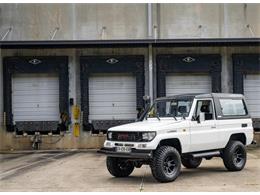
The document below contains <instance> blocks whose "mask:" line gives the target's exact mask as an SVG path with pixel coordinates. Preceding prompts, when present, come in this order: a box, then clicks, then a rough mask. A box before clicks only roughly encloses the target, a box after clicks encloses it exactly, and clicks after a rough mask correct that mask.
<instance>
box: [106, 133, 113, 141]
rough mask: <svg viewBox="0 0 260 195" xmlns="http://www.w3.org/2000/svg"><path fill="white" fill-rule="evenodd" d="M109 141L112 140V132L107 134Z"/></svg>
mask: <svg viewBox="0 0 260 195" xmlns="http://www.w3.org/2000/svg"><path fill="white" fill-rule="evenodd" d="M107 139H108V140H111V139H112V132H111V131H110V132H108V133H107Z"/></svg>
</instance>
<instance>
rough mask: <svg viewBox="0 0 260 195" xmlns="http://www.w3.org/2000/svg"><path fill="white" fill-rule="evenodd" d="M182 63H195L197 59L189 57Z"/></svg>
mask: <svg viewBox="0 0 260 195" xmlns="http://www.w3.org/2000/svg"><path fill="white" fill-rule="evenodd" d="M182 61H184V62H187V63H190V62H194V61H195V59H194V58H192V57H190V56H188V57H186V58H183V59H182Z"/></svg>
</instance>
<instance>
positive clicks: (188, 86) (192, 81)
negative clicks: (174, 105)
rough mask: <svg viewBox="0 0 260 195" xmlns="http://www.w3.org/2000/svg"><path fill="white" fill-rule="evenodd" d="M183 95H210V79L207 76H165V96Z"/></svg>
mask: <svg viewBox="0 0 260 195" xmlns="http://www.w3.org/2000/svg"><path fill="white" fill-rule="evenodd" d="M183 93H211V77H210V76H209V75H175V74H169V75H167V76H166V95H167V96H169V95H178V94H183Z"/></svg>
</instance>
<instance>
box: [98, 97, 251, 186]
mask: <svg viewBox="0 0 260 195" xmlns="http://www.w3.org/2000/svg"><path fill="white" fill-rule="evenodd" d="M252 140H253V127H252V120H251V118H250V115H249V113H248V109H247V106H246V102H245V99H244V96H243V95H240V94H223V93H211V94H184V95H177V96H171V97H163V98H158V99H156V100H155V102H154V104H153V105H152V106H151V107H149V109H147V110H146V111H145V112H144V114H143V117H141V119H140V120H139V121H137V122H134V123H130V124H126V125H121V126H116V127H112V128H110V129H109V130H108V132H107V140H106V141H105V143H104V147H103V148H102V149H101V150H100V151H99V152H101V153H104V154H106V155H107V160H106V164H107V169H108V171H109V172H110V173H111V174H112V175H113V176H115V177H127V176H129V175H130V174H131V173H132V172H133V170H134V168H135V167H136V168H139V167H141V166H142V165H143V164H148V165H150V167H151V171H152V175H153V176H154V178H155V179H156V180H157V181H159V182H170V181H174V180H175V179H176V178H177V177H178V175H179V174H180V170H181V164H182V165H183V166H184V167H186V168H188V169H193V168H197V167H198V166H199V165H200V164H201V161H202V159H203V158H205V159H207V160H209V159H211V158H213V157H221V158H222V159H223V162H224V165H225V167H226V168H227V170H229V171H240V170H242V169H243V168H244V166H245V164H246V159H247V153H246V146H247V145H249V144H250V143H251V142H252Z"/></svg>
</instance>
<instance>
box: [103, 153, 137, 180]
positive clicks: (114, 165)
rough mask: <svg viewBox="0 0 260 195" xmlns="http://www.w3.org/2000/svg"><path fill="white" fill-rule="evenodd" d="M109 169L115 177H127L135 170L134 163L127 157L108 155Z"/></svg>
mask: <svg viewBox="0 0 260 195" xmlns="http://www.w3.org/2000/svg"><path fill="white" fill-rule="evenodd" d="M107 170H108V171H109V173H110V174H111V175H113V176H115V177H127V176H129V175H130V174H131V173H132V172H133V170H134V165H133V163H132V162H129V161H127V159H123V158H115V157H107Z"/></svg>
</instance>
